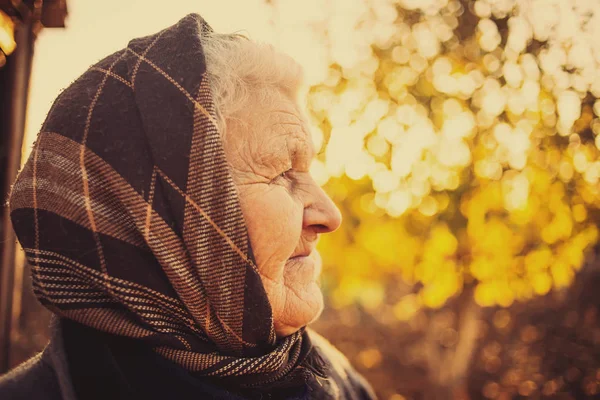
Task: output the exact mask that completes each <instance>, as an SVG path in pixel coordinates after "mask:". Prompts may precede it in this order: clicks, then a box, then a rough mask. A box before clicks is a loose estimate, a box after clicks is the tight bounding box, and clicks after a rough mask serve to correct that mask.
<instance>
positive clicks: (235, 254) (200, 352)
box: [0, 14, 374, 400]
mask: <svg viewBox="0 0 600 400" xmlns="http://www.w3.org/2000/svg"><path fill="white" fill-rule="evenodd" d="M301 79H302V74H301V70H300V68H299V66H298V65H297V64H295V63H294V62H293V61H292V60H291V59H290V58H288V57H286V56H283V55H281V54H278V53H277V52H275V51H274V50H273V49H272V48H271V47H269V46H263V45H258V44H256V43H253V42H252V41H250V40H247V39H245V38H243V37H240V36H237V35H218V34H214V33H213V32H212V30H211V28H210V27H209V26H208V24H207V23H206V22H205V21H204V20H202V18H201V17H200V16H198V15H195V14H192V15H188V16H187V17H185V18H184V19H182V20H181V21H179V23H177V24H176V25H174V26H172V27H170V28H167V29H165V30H163V31H161V32H159V33H158V34H155V35H152V36H148V37H144V38H140V39H135V40H133V41H131V42H130V43H129V45H128V47H127V48H126V49H124V50H122V51H119V52H117V53H115V54H113V55H111V56H109V57H107V58H105V59H104V60H102V61H100V62H99V63H98V64H96V65H94V66H92V67H91V68H90V69H89V70H88V71H87V72H86V73H85V74H83V76H81V77H80V78H79V79H78V80H76V81H75V82H74V83H73V84H72V85H71V86H70V87H69V88H67V89H66V90H65V91H64V92H62V93H61V94H60V96H59V97H58V99H57V100H56V101H55V103H54V105H53V106H52V108H51V110H50V112H49V115H48V117H47V119H46V121H45V123H44V125H43V127H42V130H41V132H40V134H39V136H38V138H37V141H36V143H35V145H34V148H33V150H32V153H31V156H30V158H29V160H28V161H27V163H26V165H25V167H24V168H23V170H22V171H21V172H20V174H19V177H18V179H17V181H16V183H15V184H14V187H13V189H12V193H11V196H10V209H11V218H12V222H13V225H14V229H15V231H16V233H17V236H18V238H19V241H20V243H21V244H22V246H23V248H24V250H25V252H26V255H27V258H28V261H29V263H30V265H31V268H32V277H33V288H34V291H35V294H36V295H37V297H38V298H39V300H40V302H41V303H42V304H43V305H44V306H46V307H47V308H48V309H50V310H51V311H52V312H53V313H54V314H55V315H56V318H54V320H53V327H52V329H53V334H52V338H51V340H50V344H49V345H48V347H47V348H46V349H45V350H44V352H42V353H41V354H40V355H38V356H36V357H34V358H33V359H31V360H30V361H28V362H26V363H25V364H23V365H22V366H20V367H18V368H17V369H15V370H13V371H11V372H10V373H9V374H8V375H6V376H4V377H3V378H2V379H1V380H0V398H2V399H28V400H30V399H34V400H35V399H65V400H75V399H79V400H83V399H95V398H99V399H121V398H122V399H167V398H169V399H170V398H173V399H188V398H189V399H192V398H193V399H199V398H218V399H243V398H260V399H268V398H273V399H285V398H293V399H304V398H311V399H313V398H314V399H329V398H336V399H369V398H373V397H374V396H373V394H372V390H371V389H370V387H369V386H368V384H367V383H366V382H365V381H364V380H363V379H362V378H361V377H360V375H358V374H357V372H356V371H354V369H352V367H351V366H350V365H349V364H348V362H347V360H346V359H345V358H344V356H343V355H341V354H340V353H339V352H338V351H337V350H335V349H334V348H333V347H332V346H331V345H330V344H329V343H328V342H327V341H326V340H325V339H323V338H322V337H320V336H318V335H317V334H316V333H314V332H312V331H310V330H309V329H307V328H306V325H307V324H309V323H310V322H311V321H314V320H315V319H316V318H317V317H318V316H319V314H320V313H321V310H322V308H323V298H322V294H321V291H320V288H319V285H318V277H319V274H320V272H321V260H320V258H319V255H318V253H317V251H316V250H315V245H316V242H317V240H318V238H319V235H320V234H322V233H328V232H332V231H334V230H335V229H336V228H337V227H338V226H339V225H340V221H341V217H340V212H339V210H338V209H337V208H336V206H335V205H334V204H333V203H332V201H331V200H330V199H329V198H328V197H327V195H326V194H325V193H324V192H323V191H322V189H321V188H320V187H319V186H318V185H317V184H316V183H315V182H314V180H313V179H312V178H311V176H310V174H309V165H310V163H311V159H312V158H313V157H314V148H313V145H312V143H311V136H310V134H309V131H308V126H307V123H306V118H305V117H304V116H303V114H302V112H301V110H300V108H299V106H298V104H297V102H296V96H297V89H298V86H299V84H300V81H301Z"/></svg>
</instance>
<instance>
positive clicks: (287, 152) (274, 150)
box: [224, 96, 341, 337]
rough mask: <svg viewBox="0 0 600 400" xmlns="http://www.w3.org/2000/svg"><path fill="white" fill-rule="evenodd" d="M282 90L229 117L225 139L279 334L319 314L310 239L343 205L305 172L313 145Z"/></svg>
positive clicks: (317, 268) (333, 225)
mask: <svg viewBox="0 0 600 400" xmlns="http://www.w3.org/2000/svg"><path fill="white" fill-rule="evenodd" d="M281 97H282V98H281V99H279V98H278V101H277V102H276V103H275V104H276V105H275V106H272V107H260V106H255V107H250V108H248V109H246V110H245V111H244V112H242V113H241V115H240V114H238V115H237V116H236V117H237V118H236V119H232V120H228V121H227V134H226V136H225V139H224V147H225V154H226V156H227V160H228V162H229V164H230V167H231V171H232V175H233V179H234V181H235V183H236V186H237V188H238V192H239V196H240V203H241V207H242V211H243V214H244V218H245V220H246V225H247V227H248V234H249V236H250V243H251V245H252V250H253V252H254V257H255V259H256V263H257V267H258V270H259V272H260V275H261V278H262V282H263V285H264V287H265V290H266V292H267V296H268V298H269V301H270V303H271V308H272V310H273V318H274V324H275V331H276V333H277V335H278V336H280V337H281V336H287V335H290V334H292V333H293V332H295V331H297V330H298V329H299V328H301V327H302V326H305V325H306V324H308V323H310V322H311V321H313V320H315V319H316V318H317V317H318V316H319V314H320V313H321V311H322V309H323V295H322V293H321V289H320V288H319V285H318V279H319V275H320V273H321V258H320V256H319V254H318V253H317V251H316V250H315V246H316V244H317V240H318V238H319V234H321V233H327V232H332V231H334V230H336V229H337V228H338V227H339V225H340V223H341V215H340V211H339V210H338V208H337V207H336V206H335V204H334V203H333V202H332V201H331V199H330V198H329V197H328V196H327V195H326V194H325V192H324V191H323V190H322V189H321V188H320V187H319V186H318V185H317V184H316V183H315V181H314V180H313V179H312V177H311V176H310V173H309V167H310V163H311V161H312V159H313V157H314V148H313V144H312V141H311V136H310V132H309V131H308V125H307V123H306V120H305V119H304V118H303V116H302V115H301V113H300V112H299V110H298V107H297V106H296V105H295V104H294V102H292V101H291V100H289V99H287V98H283V96H281Z"/></svg>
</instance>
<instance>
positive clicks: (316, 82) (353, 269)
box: [273, 0, 600, 319]
mask: <svg viewBox="0 0 600 400" xmlns="http://www.w3.org/2000/svg"><path fill="white" fill-rule="evenodd" d="M313 2H314V1H308V3H310V4H308V5H304V4H303V5H302V8H301V7H300V6H299V5H298V4H299V3H300V2H294V1H291V0H290V1H286V0H280V1H274V2H273V4H274V6H275V9H276V10H277V12H278V14H277V16H278V17H277V18H278V21H279V26H280V27H281V28H280V29H281V34H282V35H283V36H285V35H286V34H287V35H294V32H297V31H298V30H297V29H296V30H295V28H294V26H299V25H294V23H296V24H302V26H311V27H312V28H313V29H312V30H311V32H310V33H309V34H307V33H305V32H306V28H305V29H304V31H303V32H302V35H304V37H303V38H297V41H296V43H300V45H298V46H296V47H295V48H293V49H289V50H290V53H292V55H294V56H296V58H297V59H299V60H302V59H307V58H308V63H307V68H306V69H307V79H308V83H309V84H310V91H309V94H308V108H309V111H310V119H311V122H312V125H313V137H314V141H315V143H316V144H317V146H322V147H324V149H325V151H324V152H323V156H322V157H321V158H320V159H319V160H317V161H316V162H315V163H314V164H313V167H312V172H313V175H314V176H315V177H316V179H317V180H318V181H319V183H321V184H324V185H326V188H327V190H328V192H329V193H331V194H332V196H333V197H334V200H336V201H337V203H338V204H339V205H340V206H341V208H342V213H343V215H344V217H345V221H344V223H343V226H342V228H341V229H340V230H339V231H338V232H336V233H334V234H332V235H326V236H324V237H323V238H322V243H321V247H320V249H321V253H322V254H323V259H324V260H325V262H326V269H325V277H324V279H325V285H326V287H327V289H328V290H330V296H331V299H332V302H333V305H334V306H336V307H342V306H345V305H348V304H350V303H353V302H359V303H360V304H361V305H362V306H364V307H366V308H367V309H378V307H380V306H381V305H382V302H383V300H384V299H386V302H388V303H389V301H390V299H394V304H393V309H392V312H393V313H394V315H395V316H396V317H397V318H399V319H409V318H411V316H412V315H414V313H415V312H416V311H418V310H419V309H420V308H421V307H423V306H428V307H433V308H439V307H441V306H442V305H444V304H445V303H446V302H447V300H448V299H449V298H451V297H453V296H455V295H457V294H459V293H461V292H462V291H463V290H464V288H465V287H468V286H472V287H474V291H473V295H474V299H475V301H476V302H477V303H478V304H479V305H481V306H493V305H500V306H503V307H508V306H510V305H511V304H513V302H514V301H524V300H529V299H532V298H534V297H535V296H539V295H545V294H546V293H548V292H549V291H550V290H552V289H553V288H563V287H567V286H569V285H570V284H571V283H572V281H573V278H574V275H575V273H576V271H578V270H579V269H580V267H581V265H582V263H583V261H584V254H585V252H586V250H588V249H589V248H590V247H591V246H592V245H594V244H595V243H596V242H597V240H598V230H597V227H596V222H597V220H598V217H597V215H598V206H599V205H600V193H599V186H598V180H599V178H600V157H599V155H600V153H599V151H598V148H599V147H600V136H598V134H599V133H600V119H599V118H598V116H599V115H600V101H596V98H597V97H599V96H600V43H599V42H598V41H597V40H596V41H594V38H597V37H600V5H599V4H598V3H597V2H591V1H574V2H573V1H569V0H564V1H562V0H543V1H542V0H538V1H536V0H528V1H525V0H523V1H517V0H477V1H462V2H461V1H456V0H450V1H447V0H372V1H367V0H348V1H346V0H345V1H341V0H329V1H325V2H322V6H321V7H311V4H312V3H313ZM307 10H308V11H307ZM316 10H320V11H316ZM286 18H287V19H286ZM292 20H293V21H294V23H291V22H290V23H289V24H288V23H287V22H288V21H292ZM284 22H286V23H284ZM302 43H304V46H302ZM399 279H402V280H403V281H405V282H408V283H410V284H416V285H417V287H418V288H420V290H419V291H418V294H416V295H414V294H407V295H406V296H397V292H398V291H397V290H396V287H397V286H396V284H397V282H398V280H399Z"/></svg>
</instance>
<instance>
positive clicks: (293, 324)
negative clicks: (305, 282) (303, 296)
mask: <svg viewBox="0 0 600 400" xmlns="http://www.w3.org/2000/svg"><path fill="white" fill-rule="evenodd" d="M313 285H314V288H311V291H310V292H309V293H307V299H308V298H310V300H307V301H306V302H304V303H303V305H302V307H298V308H296V309H297V310H299V312H297V313H294V315H293V316H290V317H293V318H285V319H284V320H283V321H281V320H280V321H277V320H276V321H275V333H276V334H277V337H285V336H289V335H291V334H293V333H294V332H297V331H298V330H300V329H301V328H302V327H304V326H306V325H308V324H311V323H313V322H315V321H316V320H317V319H318V318H319V317H320V316H321V313H322V312H323V306H324V304H323V293H322V292H321V289H320V288H319V286H318V285H317V284H316V282H315V283H313Z"/></svg>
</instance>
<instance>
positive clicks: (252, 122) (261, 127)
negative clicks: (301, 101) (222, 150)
mask: <svg viewBox="0 0 600 400" xmlns="http://www.w3.org/2000/svg"><path fill="white" fill-rule="evenodd" d="M232 122H233V124H231V123H229V122H228V131H229V132H228V133H227V135H226V142H229V143H228V144H227V145H226V147H232V146H233V147H236V148H237V149H239V150H242V151H243V148H244V149H246V150H247V152H250V154H251V155H252V156H253V158H254V159H255V161H258V162H261V161H266V159H271V158H278V157H279V158H282V157H286V158H289V157H288V156H296V157H297V156H301V157H308V158H310V157H312V156H313V155H314V152H315V149H314V146H313V143H312V138H311V135H310V130H309V125H308V123H307V120H306V117H305V116H304V114H303V113H302V112H301V111H300V108H299V107H298V106H297V104H296V103H295V102H293V101H292V100H290V99H288V98H276V99H275V100H274V101H269V102H268V103H266V104H264V105H256V104H255V105H252V106H251V107H248V108H247V109H246V110H244V112H242V113H240V114H239V115H238V116H237V118H236V120H233V121H232Z"/></svg>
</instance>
